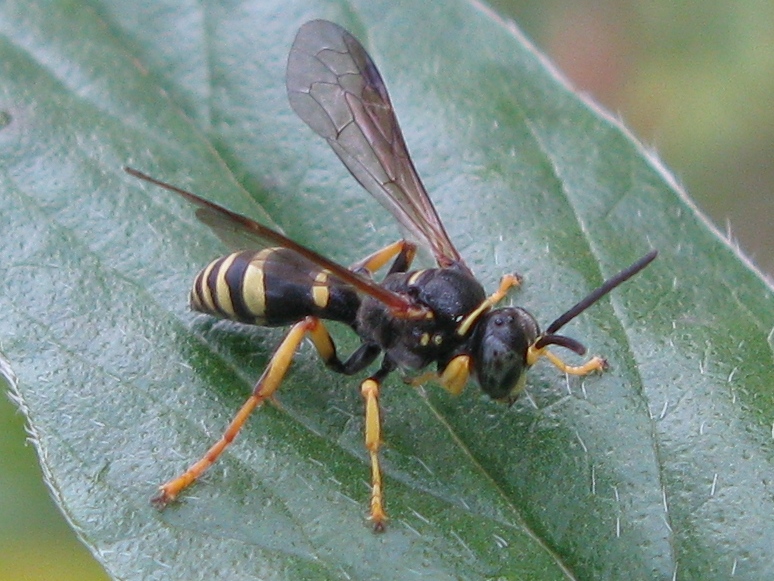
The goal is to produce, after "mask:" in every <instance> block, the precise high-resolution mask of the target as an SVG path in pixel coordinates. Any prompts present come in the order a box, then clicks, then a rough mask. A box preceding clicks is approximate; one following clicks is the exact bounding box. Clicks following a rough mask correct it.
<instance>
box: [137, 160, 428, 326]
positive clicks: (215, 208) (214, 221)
mask: <svg viewBox="0 0 774 581" xmlns="http://www.w3.org/2000/svg"><path fill="white" fill-rule="evenodd" d="M124 170H125V171H126V172H127V173H128V174H129V175H132V176H134V177H136V178H139V179H141V180H144V181H146V182H150V183H152V184H155V185H157V186H159V187H162V188H164V189H166V190H169V191H171V192H174V193H176V194H179V195H180V196H182V197H183V198H185V199H186V200H187V201H188V202H190V203H192V204H194V205H195V206H196V207H197V210H196V217H197V218H199V220H201V221H202V222H203V223H204V224H206V225H207V226H209V227H210V228H211V229H212V231H213V232H215V234H217V235H218V237H219V238H220V239H221V240H223V241H224V242H225V243H226V244H227V245H228V246H230V247H231V248H232V250H259V249H261V248H268V247H272V246H279V247H283V248H288V249H290V250H292V251H293V252H294V253H296V255H297V256H298V258H297V259H296V258H294V257H293V255H292V254H290V253H288V254H286V255H285V258H284V260H286V261H288V267H289V271H292V272H302V271H305V270H309V269H308V264H309V263H312V264H313V265H315V266H317V267H319V268H321V269H325V270H327V271H328V272H330V273H331V276H332V277H335V278H337V279H339V280H340V281H342V282H343V283H346V284H348V285H350V286H352V287H354V288H355V289H357V290H358V291H360V292H362V293H364V294H367V295H370V296H372V297H374V298H375V299H377V300H379V301H381V302H382V303H384V304H385V305H387V306H388V307H390V308H391V309H392V310H393V311H394V312H395V313H396V314H397V315H400V314H404V315H405V316H412V317H413V316H418V314H419V311H418V310H417V307H416V305H414V304H413V303H412V302H410V301H409V299H408V298H406V297H404V296H402V295H399V294H397V293H394V292H391V291H388V290H386V289H384V288H382V287H381V286H379V285H378V284H376V283H375V282H373V281H372V280H370V279H368V278H365V277H362V276H359V275H357V274H355V273H354V272H352V271H351V270H349V269H347V268H345V267H343V266H341V265H339V264H337V263H335V262H333V261H332V260H330V259H328V258H325V257H324V256H322V255H321V254H317V253H316V252H314V251H313V250H310V249H309V248H306V247H305V246H302V245H301V244H298V243H297V242H294V241H293V240H291V239H290V238H288V237H287V236H285V235H283V234H280V233H279V232H276V231H274V230H272V229H271V228H268V227H266V226H263V225H262V224H259V223H258V222H255V221H254V220H251V219H250V218H247V217H245V216H242V215H241V214H237V213H235V212H232V211H231V210H227V209H226V208H224V207H222V206H219V205H217V204H214V203H212V202H209V201H207V200H205V199H204V198H200V197H199V196H197V195H195V194H192V193H191V192H188V191H186V190H183V189H182V188H178V187H177V186H173V185H172V184H168V183H166V182H163V181H161V180H157V179H156V178H153V177H151V176H149V175H147V174H145V173H143V172H141V171H138V170H136V169H133V168H130V167H125V168H124ZM310 282H311V279H310Z"/></svg>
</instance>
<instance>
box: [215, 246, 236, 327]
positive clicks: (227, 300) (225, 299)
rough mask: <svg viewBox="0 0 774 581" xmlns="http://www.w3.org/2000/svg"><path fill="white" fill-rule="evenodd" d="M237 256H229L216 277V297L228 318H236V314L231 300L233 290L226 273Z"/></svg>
mask: <svg viewBox="0 0 774 581" xmlns="http://www.w3.org/2000/svg"><path fill="white" fill-rule="evenodd" d="M236 257H237V255H236V254H230V255H228V256H227V257H226V258H225V259H224V260H223V262H222V263H221V265H220V268H218V273H217V276H216V277H215V297H216V298H217V301H218V305H219V306H220V310H221V311H223V313H224V314H225V315H226V316H228V317H232V318H233V317H234V316H236V313H235V312H234V302H233V301H232V300H231V289H230V288H229V286H228V283H227V282H226V273H227V272H228V269H229V267H230V266H231V265H232V264H233V263H234V260H235V259H236Z"/></svg>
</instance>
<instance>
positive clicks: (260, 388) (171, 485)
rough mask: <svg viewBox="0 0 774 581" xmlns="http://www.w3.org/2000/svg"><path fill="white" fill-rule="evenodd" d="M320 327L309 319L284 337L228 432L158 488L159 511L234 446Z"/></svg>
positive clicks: (154, 499)
mask: <svg viewBox="0 0 774 581" xmlns="http://www.w3.org/2000/svg"><path fill="white" fill-rule="evenodd" d="M317 324H318V321H317V319H315V318H312V317H308V318H307V319H305V320H304V321H302V322H300V323H297V324H296V325H294V326H293V328H292V329H291V330H290V331H289V332H288V334H287V335H286V336H285V339H284V340H283V341H282V343H280V346H279V347H278V348H277V350H276V351H275V352H274V355H273V356H272V358H271V361H269V364H268V366H267V367H266V370H265V371H264V372H263V375H261V378H260V379H259V380H258V382H257V383H256V384H255V387H254V388H253V393H252V395H251V396H250V397H249V398H248V400H247V401H246V402H245V403H244V405H243V406H242V408H241V409H240V410H239V411H238V412H237V414H236V416H234V419H233V420H231V423H230V424H229V425H228V427H227V428H226V431H225V432H224V433H223V435H222V436H221V438H220V440H218V441H217V442H216V443H215V444H214V445H213V446H212V447H211V448H210V449H209V450H207V452H206V453H205V454H204V456H203V457H202V458H201V460H199V461H198V462H196V463H194V464H193V465H191V467H190V468H188V470H186V471H185V472H184V473H183V474H181V475H180V476H178V477H177V478H174V479H172V480H170V481H169V482H166V483H164V484H162V485H161V486H160V487H159V493H158V495H157V496H156V497H154V498H153V500H152V502H153V504H155V505H156V506H158V507H159V508H163V507H164V506H166V505H167V504H168V503H170V502H172V501H173V500H175V498H176V497H177V496H178V495H179V494H180V492H182V491H183V490H184V489H185V488H187V487H188V486H190V485H191V484H193V482H194V481H195V480H196V479H197V478H199V477H200V476H201V475H202V474H203V473H204V472H205V471H206V470H207V469H208V468H209V467H210V466H212V465H213V464H214V463H215V461H216V460H217V459H218V457H219V456H220V455H221V454H222V453H223V450H225V449H226V448H227V447H228V445H229V444H231V442H233V441H234V438H236V436H237V434H238V433H239V431H240V430H241V429H242V426H243V425H244V424H245V422H246V421H247V418H248V417H249V416H250V413H251V412H252V411H253V410H254V409H255V408H257V407H258V406H259V405H261V404H262V403H263V402H264V401H265V400H266V399H268V398H269V397H271V396H272V395H273V394H274V392H275V391H276V390H277V388H278V387H279V385H280V383H281V382H282V378H283V377H284V376H285V374H286V373H287V370H288V367H290V362H291V361H292V359H293V355H294V354H295V352H296V349H297V348H298V346H299V344H300V343H301V341H302V340H303V338H304V335H305V334H306V333H307V332H312V331H313V329H315V328H316V326H317Z"/></svg>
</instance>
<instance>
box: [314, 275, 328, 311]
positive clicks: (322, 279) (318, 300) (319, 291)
mask: <svg viewBox="0 0 774 581" xmlns="http://www.w3.org/2000/svg"><path fill="white" fill-rule="evenodd" d="M329 299H330V290H329V289H328V273H327V272H325V271H324V270H321V271H320V273H319V274H318V275H317V276H316V277H315V279H314V284H313V285H312V300H313V301H314V304H315V305H317V306H318V307H320V308H321V309H324V308H325V307H327V306H328V300H329Z"/></svg>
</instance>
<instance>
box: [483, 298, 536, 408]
mask: <svg viewBox="0 0 774 581" xmlns="http://www.w3.org/2000/svg"><path fill="white" fill-rule="evenodd" d="M539 334H540V328H539V327H538V324H537V321H536V320H535V318H534V317H533V316H532V315H530V314H529V313H528V312H527V311H525V310H524V309H520V308H518V307H509V308H504V309H496V310H494V311H490V312H488V313H486V314H485V315H483V316H482V317H481V320H480V321H479V323H478V325H477V327H476V334H475V336H474V338H473V343H472V344H473V351H474V353H473V361H474V368H475V369H474V371H475V374H476V378H477V379H478V383H479V385H480V386H481V389H483V390H484V393H486V394H487V395H489V396H490V397H491V398H493V399H511V398H512V397H513V396H515V395H516V394H517V393H518V392H519V391H521V389H522V388H523V386H524V378H525V377H526V375H525V373H524V371H525V370H526V368H527V350H528V349H529V346H530V345H532V343H534V342H535V340H536V339H537V338H538V335H539Z"/></svg>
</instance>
